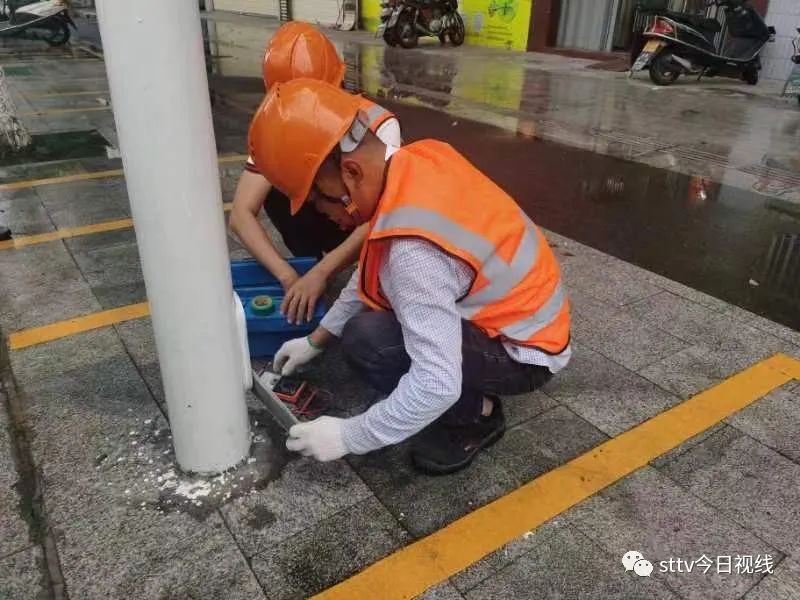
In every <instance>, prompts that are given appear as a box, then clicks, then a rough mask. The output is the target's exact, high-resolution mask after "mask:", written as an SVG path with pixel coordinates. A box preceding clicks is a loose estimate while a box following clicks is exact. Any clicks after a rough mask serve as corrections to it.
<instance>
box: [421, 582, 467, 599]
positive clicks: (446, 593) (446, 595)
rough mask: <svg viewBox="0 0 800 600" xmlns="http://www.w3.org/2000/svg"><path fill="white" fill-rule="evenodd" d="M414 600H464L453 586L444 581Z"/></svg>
mask: <svg viewBox="0 0 800 600" xmlns="http://www.w3.org/2000/svg"><path fill="white" fill-rule="evenodd" d="M416 600H464V596H462V595H461V594H459V593H458V590H457V589H456V588H455V587H453V584H451V583H449V582H447V581H445V582H444V583H440V584H439V585H435V586H433V587H432V588H430V589H429V590H428V591H427V592H425V593H424V594H422V595H420V596H417V599H416Z"/></svg>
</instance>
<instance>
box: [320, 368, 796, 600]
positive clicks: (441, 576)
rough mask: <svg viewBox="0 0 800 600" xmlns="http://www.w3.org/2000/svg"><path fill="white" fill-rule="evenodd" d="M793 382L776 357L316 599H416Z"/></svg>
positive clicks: (792, 372)
mask: <svg viewBox="0 0 800 600" xmlns="http://www.w3.org/2000/svg"><path fill="white" fill-rule="evenodd" d="M792 379H800V361H799V360H797V359H794V358H792V357H790V356H787V355H784V354H776V355H775V356H773V357H771V358H768V359H766V360H763V361H761V362H760V363H757V364H755V365H753V366H752V367H750V368H748V369H746V370H744V371H742V372H741V373H738V374H736V375H734V376H732V377H730V378H729V379H727V380H725V381H723V382H722V383H720V384H719V385H717V386H715V387H713V388H711V389H709V390H707V391H705V392H702V393H701V394H698V395H697V396H694V397H692V398H690V399H689V400H686V401H685V402H683V403H681V404H679V405H677V406H675V407H673V408H671V409H669V410H667V411H665V412H663V413H661V414H659V415H657V416H655V417H653V418H652V419H649V420H647V421H645V422H644V423H642V424H641V425H637V426H636V427H634V428H632V429H630V430H628V431H626V432H625V433H623V434H621V435H619V436H617V437H615V438H613V439H611V440H609V441H607V442H604V443H603V444H600V445H599V446H597V447H596V448H594V449H592V450H590V451H589V452H586V453H585V454H583V455H581V456H579V457H577V458H575V459H573V460H571V461H569V462H568V463H566V464H564V465H562V466H561V467H558V468H556V469H554V470H552V471H550V472H548V473H546V474H544V475H542V476H541V477H538V478H536V479H534V480H533V481H531V482H529V483H527V484H525V485H523V486H522V487H521V488H519V489H517V490H515V491H513V492H511V493H509V494H508V495H506V496H503V497H502V498H498V499H497V500H495V501H494V502H491V503H490V504H487V505H486V506H484V507H482V508H479V509H478V510H476V511H474V512H472V513H470V514H468V515H466V516H464V517H462V518H461V519H458V520H457V521H455V522H453V523H451V524H450V525H448V526H446V527H444V528H443V529H440V530H439V531H437V532H435V533H433V534H431V535H429V536H428V537H426V538H423V539H421V540H419V541H417V542H415V543H413V544H411V545H409V546H406V547H405V548H403V549H402V550H399V551H398V552H396V553H394V554H392V555H390V556H388V557H386V558H384V559H383V560H380V561H378V562H377V563H375V564H373V565H372V566H370V567H367V568H366V569H365V570H364V571H361V572H360V573H358V574H357V575H354V576H353V577H351V578H350V579H347V580H345V581H343V582H341V583H339V584H338V585H335V586H333V587H332V588H330V589H328V590H326V591H324V592H322V593H321V594H319V595H317V596H315V599H317V600H340V599H341V600H360V599H362V598H363V599H365V600H366V599H372V598H381V600H400V599H403V600H406V599H409V598H414V597H415V596H417V595H419V594H422V593H424V592H425V590H427V589H428V588H430V587H431V586H434V585H436V584H437V583H440V582H442V581H445V580H446V579H448V578H449V577H451V576H453V575H455V574H456V573H458V572H460V571H462V570H464V569H465V568H467V567H468V566H470V565H471V564H473V563H475V562H476V561H478V560H480V559H481V558H483V557H484V556H486V555H487V554H489V553H491V552H494V551H495V550H497V549H499V548H501V547H502V546H504V545H505V544H506V543H508V542H510V541H511V540H513V539H515V538H518V537H520V536H521V535H523V534H524V533H525V532H527V531H530V530H532V529H535V528H536V527H539V526H540V525H542V524H543V523H545V522H546V521H548V520H549V519H552V518H553V517H555V516H557V515H559V514H561V513H562V512H564V511H565V510H567V509H569V508H571V507H572V506H575V505H576V504H578V503H579V502H582V501H583V500H585V499H586V498H589V497H590V496H592V495H594V494H596V493H597V492H599V491H600V490H602V489H604V488H606V487H608V486H609V485H611V484H613V483H615V482H617V481H619V480H620V479H622V478H623V477H626V476H627V475H630V474H631V473H633V472H634V471H636V470H638V469H640V468H642V467H644V466H645V465H647V464H648V463H649V462H650V461H652V460H654V459H655V458H657V457H658V456H660V455H662V454H664V453H665V452H668V451H669V450H671V449H672V448H675V447H676V446H678V445H680V444H681V443H683V442H685V441H686V440H688V439H689V438H691V437H693V436H695V435H697V434H699V433H701V432H703V431H705V430H706V429H708V428H709V427H712V426H713V425H715V424H716V423H718V422H719V421H721V420H723V419H725V418H727V417H729V416H731V415H732V414H734V413H736V412H738V411H740V410H741V409H743V408H745V407H746V406H747V405H749V404H751V403H753V402H755V401H756V400H757V399H759V398H761V397H762V396H764V395H765V394H767V393H769V392H770V391H771V390H774V389H775V388H777V387H780V386H781V385H783V384H785V383H787V382H789V381H791V380H792Z"/></svg>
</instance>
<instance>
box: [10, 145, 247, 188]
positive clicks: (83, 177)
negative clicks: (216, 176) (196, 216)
mask: <svg viewBox="0 0 800 600" xmlns="http://www.w3.org/2000/svg"><path fill="white" fill-rule="evenodd" d="M245 159H247V155H246V154H231V155H229V156H221V157H219V159H218V162H219V163H220V164H224V163H231V162H239V161H243V160H245ZM122 175H123V171H122V169H110V170H108V171H94V172H92V173H75V174H74V175H59V176H58V177H45V178H43V179H27V180H25V181H12V182H11V183H0V192H5V191H8V190H22V189H26V188H31V187H36V186H39V185H53V184H57V183H73V182H75V181H88V180H90V179H105V178H107V177H121V176H122Z"/></svg>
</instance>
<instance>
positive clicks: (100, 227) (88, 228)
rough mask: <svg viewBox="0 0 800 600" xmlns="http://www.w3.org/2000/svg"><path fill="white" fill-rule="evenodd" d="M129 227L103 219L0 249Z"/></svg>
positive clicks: (11, 242) (126, 222) (6, 244)
mask: <svg viewBox="0 0 800 600" xmlns="http://www.w3.org/2000/svg"><path fill="white" fill-rule="evenodd" d="M232 206H233V203H232V202H225V203H224V204H223V205H222V210H224V211H225V212H228V211H229V210H230V209H231V207H232ZM130 227H133V220H132V219H118V220H116V221H104V222H102V223H94V224H92V225H82V226H81V227H65V228H63V229H57V230H56V231H48V232H47V233H37V234H35V235H25V236H22V237H18V238H14V239H13V240H6V241H4V242H0V250H10V249H12V248H14V249H16V248H24V247H25V246H34V245H36V244H44V243H46V242H53V241H55V240H64V239H68V238H74V237H79V236H82V235H91V234H93V233H103V232H105V231H117V230H120V229H128V228H130Z"/></svg>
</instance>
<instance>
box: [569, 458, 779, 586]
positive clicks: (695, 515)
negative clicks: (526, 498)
mask: <svg viewBox="0 0 800 600" xmlns="http://www.w3.org/2000/svg"><path fill="white" fill-rule="evenodd" d="M563 517H564V519H565V520H566V521H567V523H569V524H570V525H573V526H575V527H577V528H578V529H579V530H580V531H581V532H583V533H584V534H586V535H587V536H589V537H590V538H592V539H593V540H594V541H595V542H596V543H597V544H598V545H600V546H601V547H603V548H604V549H605V550H606V551H607V552H609V553H611V554H612V555H613V556H614V557H615V560H616V561H620V560H621V557H622V555H623V554H625V553H626V552H628V551H629V550H636V551H638V552H640V553H641V554H642V555H643V556H644V557H645V558H646V559H647V560H649V561H650V562H652V563H653V565H654V566H655V567H656V570H655V571H654V573H653V575H652V578H653V579H657V580H659V581H662V582H663V583H665V585H667V586H668V587H669V588H670V589H671V590H673V591H674V592H675V593H677V594H678V595H679V596H680V597H682V598H698V599H706V598H720V599H723V598H739V597H740V596H741V595H743V594H744V593H745V592H746V591H747V590H749V589H750V588H751V587H752V586H753V585H755V583H756V582H757V581H758V580H759V579H760V578H761V577H762V576H763V574H761V573H758V574H736V573H734V574H725V573H723V574H717V573H716V572H715V571H716V570H715V569H711V570H709V572H708V573H706V574H704V573H703V572H702V571H698V570H693V572H692V573H677V572H673V573H668V572H667V573H662V572H661V570H660V564H659V563H660V562H661V561H667V560H669V559H670V558H674V559H678V558H681V559H683V560H687V561H691V560H697V559H699V558H700V557H701V556H703V555H706V556H709V557H712V559H715V558H716V556H720V555H736V554H749V555H753V556H755V555H757V554H761V555H765V554H771V555H772V556H773V557H774V558H775V560H776V561H777V560H779V559H781V558H782V554H781V553H780V552H779V551H778V550H776V549H775V548H772V547H770V546H769V545H768V544H767V543H766V542H764V541H762V540H761V539H760V538H759V537H758V536H757V535H755V534H753V533H751V532H750V531H748V530H747V529H745V528H743V527H741V526H740V525H738V524H736V523H735V522H734V521H732V520H731V519H728V518H727V517H725V516H724V515H722V514H721V513H720V512H719V511H717V510H716V509H714V508H712V507H711V506H709V505H708V504H706V503H705V502H703V501H702V500H701V499H700V498H698V497H697V496H695V495H693V494H691V493H690V492H688V491H687V490H684V489H682V488H681V487H679V486H678V484H676V483H675V482H673V481H671V480H670V479H668V478H667V477H666V476H665V475H662V474H661V473H659V472H658V471H656V470H655V469H652V468H649V467H646V468H644V469H642V470H640V471H637V472H636V473H634V474H633V475H630V476H629V477H627V478H626V479H624V480H622V481H620V482H618V483H616V484H614V485H612V486H610V487H608V488H606V489H605V490H603V491H601V492H599V493H598V494H596V495H594V496H592V497H591V498H589V499H587V500H585V501H584V502H582V503H581V504H579V505H577V506H576V507H574V508H572V509H571V510H569V511H568V512H567V513H565V514H564V515H563ZM616 557H619V558H616ZM620 568H621V566H620Z"/></svg>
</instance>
